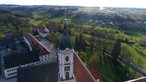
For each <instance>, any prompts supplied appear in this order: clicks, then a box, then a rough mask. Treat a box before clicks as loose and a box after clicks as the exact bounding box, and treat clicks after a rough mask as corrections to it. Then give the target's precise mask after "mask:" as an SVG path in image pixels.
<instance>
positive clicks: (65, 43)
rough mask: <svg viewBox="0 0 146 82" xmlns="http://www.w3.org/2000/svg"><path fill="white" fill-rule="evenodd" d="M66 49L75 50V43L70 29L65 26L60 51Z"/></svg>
mask: <svg viewBox="0 0 146 82" xmlns="http://www.w3.org/2000/svg"><path fill="white" fill-rule="evenodd" d="M65 48H69V49H73V43H72V40H71V37H70V36H69V34H68V27H67V25H66V23H65V24H64V34H63V36H62V37H61V39H60V41H59V49H60V50H65Z"/></svg>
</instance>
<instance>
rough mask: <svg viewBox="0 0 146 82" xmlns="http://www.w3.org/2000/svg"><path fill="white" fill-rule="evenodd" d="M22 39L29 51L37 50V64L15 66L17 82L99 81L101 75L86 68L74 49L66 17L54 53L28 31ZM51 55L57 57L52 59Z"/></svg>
mask: <svg viewBox="0 0 146 82" xmlns="http://www.w3.org/2000/svg"><path fill="white" fill-rule="evenodd" d="M24 40H25V42H26V44H27V45H28V46H29V49H30V51H34V52H36V51H37V53H38V55H37V56H36V57H35V59H37V60H36V62H37V64H36V62H35V64H33V65H31V66H30V65H26V64H27V63H25V65H24V66H23V64H21V66H17V69H16V70H17V71H16V72H15V76H17V82H101V77H100V75H99V74H98V73H97V72H96V70H94V69H93V68H87V67H86V66H85V64H84V63H83V62H82V60H81V59H80V57H79V56H78V55H77V53H76V52H75V51H74V47H73V42H72V39H71V37H70V35H69V34H68V26H67V24H66V19H65V21H64V28H63V34H62V37H61V38H60V40H59V46H58V49H57V53H56V54H53V53H52V52H51V51H50V50H48V49H47V48H46V47H45V46H44V45H43V44H42V43H40V42H39V41H38V40H37V39H36V38H35V37H34V36H33V35H32V34H30V33H26V34H25V36H24ZM30 55H31V54H30ZM52 55H55V56H57V57H55V59H54V58H52V57H54V56H52ZM28 57H30V56H28ZM46 57H47V59H46ZM26 59H27V58H26ZM52 59H53V60H52ZM21 61H22V60H21ZM18 62H19V61H18ZM29 63H31V62H29ZM18 65H19V64H18ZM13 68H14V67H13ZM10 69H11V67H10Z"/></svg>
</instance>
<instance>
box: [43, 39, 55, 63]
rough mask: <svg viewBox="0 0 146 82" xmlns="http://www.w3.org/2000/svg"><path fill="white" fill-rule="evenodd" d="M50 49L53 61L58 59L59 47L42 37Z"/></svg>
mask: <svg viewBox="0 0 146 82" xmlns="http://www.w3.org/2000/svg"><path fill="white" fill-rule="evenodd" d="M40 42H41V43H42V44H43V45H44V46H45V47H46V48H47V49H48V50H49V51H51V60H52V61H55V60H56V55H57V54H56V52H57V49H56V48H55V46H54V45H53V44H52V43H51V42H49V41H48V40H46V39H41V41H40Z"/></svg>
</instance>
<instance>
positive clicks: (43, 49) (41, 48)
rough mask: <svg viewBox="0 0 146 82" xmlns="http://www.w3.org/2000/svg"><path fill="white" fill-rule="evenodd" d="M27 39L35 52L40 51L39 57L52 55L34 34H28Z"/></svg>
mask: <svg viewBox="0 0 146 82" xmlns="http://www.w3.org/2000/svg"><path fill="white" fill-rule="evenodd" d="M25 37H26V38H27V40H28V41H29V42H30V44H31V47H32V49H33V50H35V51H39V55H46V54H50V53H51V52H50V51H49V50H48V49H47V48H46V47H45V46H43V45H42V44H41V43H40V42H39V41H38V40H37V39H36V38H35V37H34V36H33V35H32V34H30V33H26V34H25Z"/></svg>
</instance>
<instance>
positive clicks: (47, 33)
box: [37, 28, 49, 38]
mask: <svg viewBox="0 0 146 82" xmlns="http://www.w3.org/2000/svg"><path fill="white" fill-rule="evenodd" d="M37 32H38V34H39V35H40V37H42V38H46V37H47V36H48V35H49V32H46V33H42V32H40V31H39V28H38V29H37Z"/></svg>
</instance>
